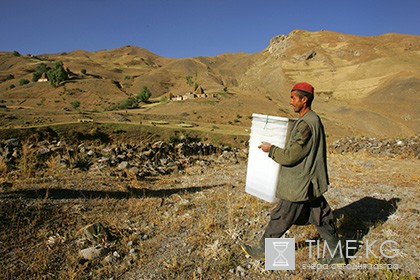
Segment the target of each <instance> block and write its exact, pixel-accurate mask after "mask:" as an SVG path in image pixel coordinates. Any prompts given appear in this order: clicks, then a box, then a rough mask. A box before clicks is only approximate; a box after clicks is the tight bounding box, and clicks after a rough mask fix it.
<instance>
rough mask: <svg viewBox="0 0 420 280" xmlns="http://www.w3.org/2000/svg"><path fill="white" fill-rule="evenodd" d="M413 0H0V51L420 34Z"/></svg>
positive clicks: (233, 47)
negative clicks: (302, 34)
mask: <svg viewBox="0 0 420 280" xmlns="http://www.w3.org/2000/svg"><path fill="white" fill-rule="evenodd" d="M419 14H420V1H419V0H399V1H398V0H363V1H362V0H347V1H340V0H335V1H330V0H325V1H323V0H319V1H307V0H300V1H299V0H288V1H285V0H277V1H275V0H267V1H265V0H259V1H250V0H223V1H221V0H142V1H141V0H138V1H135V0H120V1H117V0H72V1H70V0H68V1H61V0H37V1H34V0H26V1H25V0H2V1H1V16H0V26H1V29H0V30H1V31H0V51H18V52H20V53H21V54H29V53H30V54H34V55H36V54H47V53H59V52H70V51H73V50H79V49H82V50H86V51H98V50H102V49H114V48H118V47H121V46H125V45H132V46H138V47H143V48H146V49H148V50H149V51H151V52H154V53H156V54H158V55H161V56H164V57H174V58H181V57H195V56H215V55H218V54H222V53H228V52H234V53H235V52H241V51H243V52H247V53H255V52H260V51H262V50H263V49H264V48H265V47H266V46H267V45H268V43H269V41H270V39H271V38H272V37H274V36H276V35H279V34H285V35H286V34H288V33H289V32H291V31H292V30H294V29H304V30H308V31H318V30H331V31H337V32H341V33H346V34H354V35H362V36H375V35H380V34H384V33H391V32H392V33H402V34H412V35H420V16H419Z"/></svg>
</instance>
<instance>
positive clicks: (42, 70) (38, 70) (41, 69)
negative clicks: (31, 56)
mask: <svg viewBox="0 0 420 280" xmlns="http://www.w3.org/2000/svg"><path fill="white" fill-rule="evenodd" d="M50 69H51V67H49V66H47V64H45V63H40V64H39V65H38V66H37V67H36V68H35V72H34V73H33V76H32V82H36V81H38V80H39V78H41V76H42V74H44V73H47V72H48V70H50Z"/></svg>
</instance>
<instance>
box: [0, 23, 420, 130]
mask: <svg viewBox="0 0 420 280" xmlns="http://www.w3.org/2000/svg"><path fill="white" fill-rule="evenodd" d="M57 60H60V61H62V62H63V63H64V66H65V67H66V68H67V69H69V70H70V71H71V72H72V73H73V76H72V79H71V80H69V81H67V82H65V83H63V84H62V85H61V86H60V87H58V88H53V87H51V86H50V85H48V84H47V83H35V82H34V83H29V84H27V85H22V86H20V85H19V86H18V84H19V81H20V80H22V79H27V80H31V78H32V73H33V71H35V68H36V66H37V65H38V64H39V63H46V64H49V65H51V64H52V62H53V61H57ZM418 65H420V36H415V35H404V34H394V33H387V34H383V35H378V36H357V35H349V34H343V33H339V32H334V31H326V30H322V31H316V32H309V31H305V30H300V29H297V30H294V31H292V32H290V33H289V34H287V35H278V36H275V37H273V38H272V39H271V40H270V42H269V43H268V45H267V47H266V48H265V49H264V50H262V51H261V52H258V53H253V54H248V53H244V52H240V53H226V54H221V55H218V56H212V57H208V56H198V57H191V58H180V59H176V58H165V57H161V56H159V55H157V54H155V53H153V52H151V51H149V50H147V49H144V48H141V47H135V46H122V47H119V48H115V49H111V50H99V51H95V52H87V51H83V50H75V51H72V52H68V53H57V54H45V55H39V56H31V55H27V56H24V55H21V56H15V55H14V54H13V53H10V52H0V99H1V100H2V102H3V104H4V105H5V106H6V107H8V108H13V107H18V106H21V107H25V106H26V107H31V108H35V107H37V106H39V105H38V104H42V105H43V107H44V108H45V109H46V110H48V109H50V110H56V111H57V114H64V113H65V112H63V108H66V109H69V107H70V105H69V104H70V103H71V102H74V101H79V102H80V108H78V110H79V111H80V110H81V111H85V112H86V111H87V112H89V111H95V112H102V111H103V110H105V109H107V108H109V107H110V106H112V105H116V104H119V103H120V102H122V101H123V100H125V99H127V98H130V97H134V96H136V95H137V94H138V93H139V92H140V91H141V89H142V88H143V87H144V86H147V87H148V88H149V89H150V90H151V92H152V97H153V98H155V99H156V100H159V99H162V98H166V99H168V97H169V96H170V95H182V94H185V93H186V92H191V91H193V90H194V88H193V87H192V86H191V85H189V84H188V83H187V82H186V77H187V76H189V77H190V79H192V81H193V83H194V84H197V85H199V86H201V87H202V88H203V89H204V90H205V92H206V93H210V94H216V95H217V98H213V99H211V100H209V101H208V102H207V104H206V103H205V102H204V101H203V100H201V101H198V100H186V101H182V102H161V103H160V104H159V105H156V104H155V105H156V106H143V107H144V110H143V111H140V112H139V113H140V114H153V115H161V116H167V117H168V118H171V117H172V118H178V116H179V115H180V114H182V113H185V110H186V107H191V108H190V110H193V111H195V112H198V113H195V114H190V115H189V117H187V118H186V120H187V121H194V120H195V121H198V120H201V121H203V120H206V121H207V122H209V123H220V124H226V123H228V122H231V121H232V119H234V118H235V115H240V116H248V118H242V119H241V120H239V122H238V123H236V124H234V125H243V126H249V125H250V121H249V116H250V115H251V114H252V113H253V112H256V113H265V114H272V115H282V116H286V117H293V116H294V113H293V112H292V111H291V110H290V107H289V105H288V99H289V94H288V92H289V90H290V88H291V86H292V85H293V83H296V82H300V81H307V82H309V83H312V84H313V85H314V87H315V95H316V97H315V102H314V110H315V111H317V112H319V114H320V115H321V116H324V118H325V121H326V126H327V127H330V128H331V131H334V133H337V134H338V135H346V134H349V133H352V134H359V135H372V136H381V135H382V136H404V135H406V136H408V135H416V134H418V133H419V119H420V116H419V113H418V112H417V111H418V110H416V104H419V101H420V99H419V89H420V69H419V67H418ZM82 70H85V72H86V74H82V73H81V71H82ZM11 85H14V86H15V87H13V88H12V87H11ZM395 90H399V91H401V92H408V91H410V92H411V93H410V94H409V95H408V96H407V98H402V99H398V100H397V99H396V98H394V96H395V94H396V93H395ZM226 93H227V94H226ZM373 98H374V99H376V101H375V100H373ZM382 100H393V102H391V103H390V102H385V103H384V102H382ZM181 103H183V104H181ZM184 103H185V104H184ZM60 107H61V108H60ZM75 113H76V112H75ZM67 114H68V112H67ZM194 115H196V116H194ZM227 116H229V119H228V120H227V119H226V117H227ZM198 117H200V118H199V119H196V118H198ZM384 124H386V125H384ZM11 125H13V124H11Z"/></svg>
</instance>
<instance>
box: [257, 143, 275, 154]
mask: <svg viewBox="0 0 420 280" xmlns="http://www.w3.org/2000/svg"><path fill="white" fill-rule="evenodd" d="M271 146H272V145H271V144H270V143H268V142H264V141H262V142H261V145H259V146H258V148H260V149H261V150H262V151H263V152H265V153H268V152H269V151H270V148H271Z"/></svg>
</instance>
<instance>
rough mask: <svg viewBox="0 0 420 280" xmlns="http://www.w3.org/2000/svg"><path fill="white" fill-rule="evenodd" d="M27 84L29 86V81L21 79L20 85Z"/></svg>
mask: <svg viewBox="0 0 420 280" xmlns="http://www.w3.org/2000/svg"><path fill="white" fill-rule="evenodd" d="M26 84H29V80H28V79H21V80H20V81H19V85H21V86H23V85H26Z"/></svg>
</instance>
